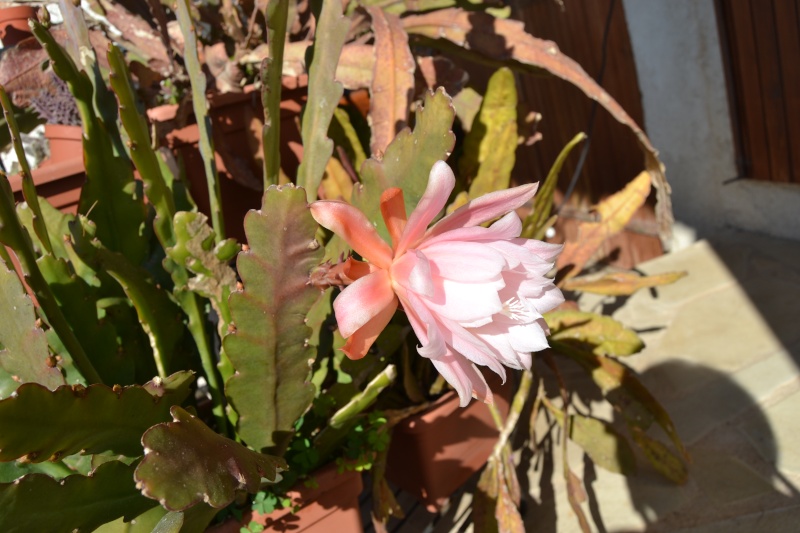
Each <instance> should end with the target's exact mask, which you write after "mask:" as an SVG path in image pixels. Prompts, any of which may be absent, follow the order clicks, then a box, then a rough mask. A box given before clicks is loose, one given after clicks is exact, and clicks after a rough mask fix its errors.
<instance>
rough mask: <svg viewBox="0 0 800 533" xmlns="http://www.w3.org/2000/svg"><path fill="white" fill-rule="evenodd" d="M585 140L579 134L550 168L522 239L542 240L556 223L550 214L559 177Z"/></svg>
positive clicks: (583, 135) (525, 226) (538, 193)
mask: <svg viewBox="0 0 800 533" xmlns="http://www.w3.org/2000/svg"><path fill="white" fill-rule="evenodd" d="M585 139H586V134H585V133H579V134H577V135H576V136H575V137H573V138H572V140H571V141H570V142H568V143H567V145H566V146H565V147H564V148H562V149H561V152H560V153H559V154H558V157H557V158H556V160H555V162H554V163H553V166H552V167H550V172H548V173H547V178H545V180H544V184H542V185H541V187H539V190H538V191H536V198H534V200H533V212H532V213H531V214H530V215H528V217H527V218H526V219H525V221H524V222H523V223H522V233H521V234H520V236H521V237H524V238H526V239H537V240H542V239H543V238H544V234H545V232H546V231H547V229H548V228H549V227H550V226H552V224H553V222H555V220H554V219H553V217H551V216H550V212H551V211H552V209H553V196H554V194H555V192H556V185H558V175H559V173H560V172H561V167H563V166H564V162H565V161H566V160H567V157H569V154H570V153H571V152H572V149H573V148H575V147H576V146H577V145H578V143H580V142H582V141H583V140H585ZM554 216H555V215H554Z"/></svg>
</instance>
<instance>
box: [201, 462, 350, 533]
mask: <svg viewBox="0 0 800 533" xmlns="http://www.w3.org/2000/svg"><path fill="white" fill-rule="evenodd" d="M313 479H314V480H316V483H317V486H316V487H315V488H308V487H306V486H304V485H302V484H300V485H299V486H298V487H297V488H296V490H292V491H290V492H289V494H288V496H289V497H290V498H291V499H292V502H294V503H295V505H299V506H300V509H299V510H298V511H297V512H296V513H292V511H291V509H281V510H278V511H274V512H272V513H270V514H268V515H263V514H260V513H256V512H253V511H248V512H246V513H244V514H243V515H242V520H241V521H236V520H228V521H227V522H223V523H222V524H219V525H217V526H214V527H212V528H209V529H208V530H207V531H208V533H239V529H240V528H241V527H242V526H246V525H247V524H249V523H250V522H251V521H255V522H258V523H259V524H261V525H262V526H264V528H265V531H291V532H292V533H338V532H340V531H341V532H343V533H344V532H346V533H351V532H352V533H355V532H358V531H364V528H363V526H362V524H361V512H360V511H359V507H358V497H359V495H360V494H361V490H362V488H363V485H362V484H361V474H360V473H358V472H352V471H345V472H343V473H341V474H339V473H338V471H337V467H336V465H334V464H330V465H328V466H325V467H323V468H321V469H320V470H319V471H318V472H317V473H316V474H315V475H314V476H313Z"/></svg>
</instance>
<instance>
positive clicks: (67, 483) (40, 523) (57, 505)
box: [0, 461, 155, 533]
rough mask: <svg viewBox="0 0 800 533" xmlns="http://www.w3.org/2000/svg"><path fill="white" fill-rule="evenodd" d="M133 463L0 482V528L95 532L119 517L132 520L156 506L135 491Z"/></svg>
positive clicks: (22, 532) (13, 531)
mask: <svg viewBox="0 0 800 533" xmlns="http://www.w3.org/2000/svg"><path fill="white" fill-rule="evenodd" d="M134 468H135V465H130V466H129V465H126V464H124V463H121V462H119V461H111V462H108V463H105V464H103V465H101V466H100V467H99V468H97V470H95V471H94V472H92V474H91V475H90V476H82V475H73V476H68V477H66V478H65V479H63V480H61V481H56V480H54V479H53V478H51V477H50V476H46V475H44V474H29V475H27V476H24V477H22V478H20V479H19V480H17V481H15V482H14V483H3V484H0V509H3V512H2V513H0V531H4V532H7V533H28V532H30V531H53V532H70V531H94V530H95V529H96V528H98V527H99V526H100V525H102V524H105V523H106V522H111V521H112V520H116V519H117V518H119V517H123V518H124V519H125V520H131V519H133V518H135V517H137V516H139V515H140V514H142V513H143V512H145V511H146V510H148V509H150V508H152V507H153V506H154V505H155V502H153V501H152V500H148V499H147V498H145V497H143V496H142V495H141V494H140V493H139V491H138V490H136V486H135V484H134V482H133V471H134ZM45 509H46V511H45Z"/></svg>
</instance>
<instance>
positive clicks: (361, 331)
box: [341, 298, 397, 359]
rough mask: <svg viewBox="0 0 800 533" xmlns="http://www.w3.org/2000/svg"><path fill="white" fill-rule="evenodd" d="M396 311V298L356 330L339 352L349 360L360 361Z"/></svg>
mask: <svg viewBox="0 0 800 533" xmlns="http://www.w3.org/2000/svg"><path fill="white" fill-rule="evenodd" d="M396 310H397V298H395V299H394V300H392V303H390V304H389V305H387V306H386V307H384V308H383V309H381V310H380V311H379V312H378V314H377V315H375V316H374V317H372V318H371V319H370V320H369V321H368V322H367V323H366V324H364V325H363V326H361V327H360V328H358V329H357V330H356V331H355V332H354V333H353V334H352V335H350V338H348V339H347V342H346V343H345V345H344V346H342V348H341V350H342V351H343V352H344V353H345V355H347V357H349V358H350V359H361V358H362V357H364V356H365V355H367V352H368V351H369V349H370V347H371V346H372V344H373V343H374V342H375V339H377V338H378V335H380V334H381V331H383V329H384V328H385V327H386V326H387V325H388V324H389V321H390V320H392V317H393V316H394V312H395V311H396Z"/></svg>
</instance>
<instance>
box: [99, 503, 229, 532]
mask: <svg viewBox="0 0 800 533" xmlns="http://www.w3.org/2000/svg"><path fill="white" fill-rule="evenodd" d="M215 512H216V511H215ZM165 514H167V510H166V509H164V508H163V507H161V506H160V505H157V506H155V507H153V508H152V509H150V510H148V511H145V512H144V513H142V514H140V515H139V516H137V517H135V518H133V519H131V520H128V521H126V520H125V519H124V518H117V519H116V520H114V521H113V522H108V523H106V524H103V525H102V526H100V527H99V528H97V529H95V530H94V533H152V532H153V530H154V528H155V526H156V524H158V522H159V520H161V519H162V518H163V517H164V515H165Z"/></svg>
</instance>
